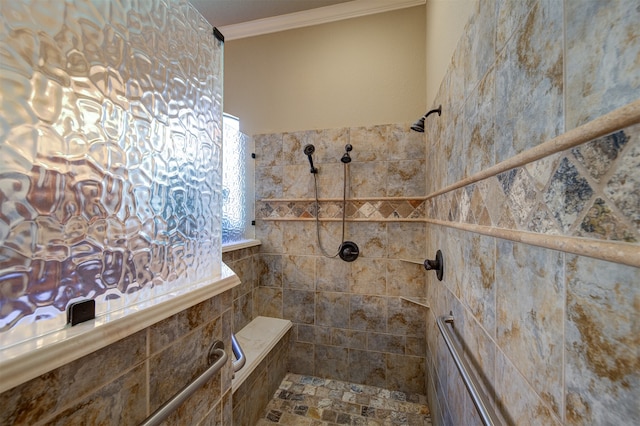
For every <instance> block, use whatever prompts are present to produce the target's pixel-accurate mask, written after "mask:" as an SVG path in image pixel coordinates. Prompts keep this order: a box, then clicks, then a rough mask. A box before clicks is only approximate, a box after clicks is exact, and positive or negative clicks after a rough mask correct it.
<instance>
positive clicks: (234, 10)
mask: <svg viewBox="0 0 640 426" xmlns="http://www.w3.org/2000/svg"><path fill="white" fill-rule="evenodd" d="M189 1H190V2H191V4H193V5H194V6H195V8H196V9H198V11H199V12H200V13H201V14H202V16H204V17H205V18H206V19H207V21H209V23H210V24H211V25H212V26H214V27H218V28H219V27H223V26H226V25H234V24H239V23H243V22H249V21H254V20H256V19H263V18H271V17H274V16H280V15H286V14H289V13H294V12H300V11H304V10H309V9H316V8H319V7H324V6H332V5H335V4H338V3H347V2H349V1H350V0H189Z"/></svg>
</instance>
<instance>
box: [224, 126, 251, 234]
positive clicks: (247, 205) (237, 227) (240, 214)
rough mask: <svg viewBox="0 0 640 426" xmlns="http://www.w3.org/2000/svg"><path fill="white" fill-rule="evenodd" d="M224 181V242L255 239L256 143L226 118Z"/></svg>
mask: <svg viewBox="0 0 640 426" xmlns="http://www.w3.org/2000/svg"><path fill="white" fill-rule="evenodd" d="M223 122H224V132H223V134H224V142H223V155H222V158H223V165H224V166H223V169H224V174H223V178H222V186H223V189H222V194H223V201H222V243H223V244H229V243H233V242H238V241H242V240H245V239H248V238H253V235H252V230H253V228H252V227H251V224H250V222H251V220H252V219H253V185H252V182H253V164H252V162H251V153H252V152H253V140H252V139H251V138H250V137H249V136H247V135H245V134H244V133H241V132H240V130H239V128H240V125H239V121H238V119H237V118H236V117H233V116H231V115H227V114H225V115H224V118H223Z"/></svg>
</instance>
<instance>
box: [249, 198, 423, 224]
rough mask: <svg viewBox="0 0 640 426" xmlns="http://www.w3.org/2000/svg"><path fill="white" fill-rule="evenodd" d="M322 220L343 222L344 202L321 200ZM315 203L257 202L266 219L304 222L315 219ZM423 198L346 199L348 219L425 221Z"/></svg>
mask: <svg viewBox="0 0 640 426" xmlns="http://www.w3.org/2000/svg"><path fill="white" fill-rule="evenodd" d="M318 204H319V206H320V220H330V219H342V215H343V208H342V205H343V203H342V200H340V201H337V200H322V199H321V200H319V203H318ZM316 210H317V207H316V202H315V201H314V200H295V201H293V200H278V199H271V200H262V201H259V202H257V203H256V213H257V217H258V218H259V219H263V220H279V219H280V220H296V219H298V220H305V219H309V220H312V219H315V217H316ZM424 215H425V200H424V198H409V199H397V198H389V199H380V198H375V199H360V200H347V202H346V219H347V220H358V219H369V220H390V221H393V220H397V219H423V218H424Z"/></svg>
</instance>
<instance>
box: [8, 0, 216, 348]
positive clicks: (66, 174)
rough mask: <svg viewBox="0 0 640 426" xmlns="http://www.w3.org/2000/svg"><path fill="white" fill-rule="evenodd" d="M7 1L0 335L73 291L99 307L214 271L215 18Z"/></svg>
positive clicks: (44, 322)
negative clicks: (91, 300) (213, 32)
mask: <svg viewBox="0 0 640 426" xmlns="http://www.w3.org/2000/svg"><path fill="white" fill-rule="evenodd" d="M0 12H1V13H0V40H1V41H0V57H1V59H0V346H6V345H8V344H11V343H12V342H15V341H16V340H20V339H22V338H24V337H30V336H32V335H35V334H41V333H44V332H47V331H50V330H53V329H58V328H60V327H61V326H63V325H64V323H65V320H66V315H65V309H66V307H67V305H68V304H69V302H71V301H74V300H77V299H84V298H94V299H96V301H97V310H98V312H97V313H98V314H101V313H104V312H107V311H109V310H113V309H118V308H119V307H122V306H124V305H125V304H128V303H133V302H136V301H139V300H146V299H147V298H152V297H155V296H156V295H159V294H163V293H167V292H169V291H171V290H172V289H174V288H176V287H180V286H184V285H189V284H192V283H194V282H199V281H203V280H206V279H210V278H211V277H212V276H213V275H215V274H219V273H220V258H221V248H220V239H221V223H220V220H221V219H220V211H221V179H222V176H221V172H222V171H221V163H220V162H221V149H222V144H221V137H222V131H221V130H222V129H221V127H222V126H221V123H222V110H221V105H222V54H223V43H221V42H219V41H218V40H216V39H215V37H214V36H213V35H212V28H211V26H210V25H209V24H208V23H207V22H206V21H205V20H204V19H203V18H202V17H201V16H200V15H199V14H198V13H197V12H196V11H195V9H194V8H193V7H192V6H191V5H190V4H189V3H188V2H187V1H186V0H181V1H178V0H168V1H162V2H160V1H140V2H115V1H92V2H88V1H82V0H74V1H71V0H67V1H48V2H35V1H34V2H31V1H26V0H25V1H2V2H1V3H0ZM36 320H37V321H36ZM18 330H19V331H18ZM12 336H13V337H12Z"/></svg>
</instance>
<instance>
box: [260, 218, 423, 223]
mask: <svg viewBox="0 0 640 426" xmlns="http://www.w3.org/2000/svg"><path fill="white" fill-rule="evenodd" d="M257 220H264V221H268V222H315V221H316V218H315V217H262V218H259V219H257ZM319 220H320V222H342V217H321V218H320V219H319ZM345 220H346V221H347V222H424V219H422V218H400V217H399V218H388V217H354V218H351V219H350V218H346V219H345Z"/></svg>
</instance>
